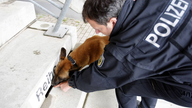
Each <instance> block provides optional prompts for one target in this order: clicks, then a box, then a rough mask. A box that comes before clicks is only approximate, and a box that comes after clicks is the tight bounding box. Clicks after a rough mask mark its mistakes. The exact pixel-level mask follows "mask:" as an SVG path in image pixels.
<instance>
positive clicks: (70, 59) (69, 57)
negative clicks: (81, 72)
mask: <svg viewBox="0 0 192 108" xmlns="http://www.w3.org/2000/svg"><path fill="white" fill-rule="evenodd" d="M71 52H72V51H70V52H69V54H70V53H71ZM69 54H68V55H67V59H68V60H69V61H70V62H71V63H72V64H73V66H77V64H76V61H75V60H74V59H73V58H72V57H71V56H70V55H69Z"/></svg>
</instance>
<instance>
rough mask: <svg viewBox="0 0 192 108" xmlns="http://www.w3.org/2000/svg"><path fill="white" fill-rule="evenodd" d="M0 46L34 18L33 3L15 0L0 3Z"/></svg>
mask: <svg viewBox="0 0 192 108" xmlns="http://www.w3.org/2000/svg"><path fill="white" fill-rule="evenodd" d="M0 16H1V17H0V33H1V35H0V46H2V45H3V44H4V43H5V42H7V41H8V40H9V39H11V38H12V37H13V36H15V35H16V34H17V33H18V32H19V31H21V30H22V29H23V28H25V27H26V26H27V25H29V24H30V23H31V22H32V21H33V20H35V19H36V15H35V9H34V5H33V4H32V3H29V2H22V1H15V2H13V3H11V4H0Z"/></svg>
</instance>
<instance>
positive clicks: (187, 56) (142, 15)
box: [58, 0, 192, 108]
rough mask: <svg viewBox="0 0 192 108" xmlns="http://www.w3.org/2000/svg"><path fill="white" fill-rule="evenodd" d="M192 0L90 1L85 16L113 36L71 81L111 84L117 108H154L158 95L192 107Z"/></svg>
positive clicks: (83, 85) (91, 86)
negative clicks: (99, 55) (139, 99)
mask: <svg viewBox="0 0 192 108" xmlns="http://www.w3.org/2000/svg"><path fill="white" fill-rule="evenodd" d="M191 5H192V0H86V2H85V4H84V8H83V13H82V15H83V19H84V21H85V22H88V23H89V24H90V25H91V26H92V27H93V28H94V29H95V32H96V33H100V32H101V33H103V34H105V35H108V36H110V39H109V41H110V43H109V44H108V45H107V46H106V47H105V51H104V53H103V54H102V56H101V57H100V60H98V61H96V62H94V63H92V64H91V65H90V66H89V67H88V68H86V69H84V70H82V71H80V72H75V73H74V74H73V75H72V76H71V78H70V79H69V81H67V82H64V83H61V84H60V85H58V86H60V87H61V89H62V90H64V91H67V90H68V89H69V88H70V86H71V87H73V88H77V89H80V90H82V91H85V92H92V91H98V90H106V89H113V88H115V90H116V96H117V99H118V103H119V108H137V107H138V106H137V100H136V96H141V97H142V101H141V102H140V105H139V107H140V108H155V105H156V102H157V99H164V100H167V101H169V102H173V103H175V104H178V105H181V106H185V107H192V6H191Z"/></svg>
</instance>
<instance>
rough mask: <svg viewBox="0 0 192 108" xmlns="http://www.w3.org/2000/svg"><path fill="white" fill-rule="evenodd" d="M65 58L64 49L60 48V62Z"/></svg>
mask: <svg viewBox="0 0 192 108" xmlns="http://www.w3.org/2000/svg"><path fill="white" fill-rule="evenodd" d="M65 57H66V49H65V48H63V47H62V48H61V52H60V60H64V59H65Z"/></svg>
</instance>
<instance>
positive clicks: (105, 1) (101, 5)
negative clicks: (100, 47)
mask: <svg viewBox="0 0 192 108" xmlns="http://www.w3.org/2000/svg"><path fill="white" fill-rule="evenodd" d="M124 2H125V0H86V1H85V4H84V6H83V11H82V16H83V20H84V22H85V23H87V20H86V18H88V19H91V20H94V21H96V22H97V23H98V24H101V25H107V22H109V20H110V19H111V18H112V17H117V16H118V15H119V13H120V11H121V8H122V7H123V4H124Z"/></svg>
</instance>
